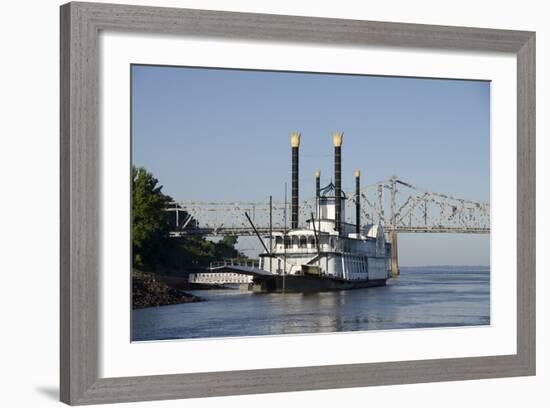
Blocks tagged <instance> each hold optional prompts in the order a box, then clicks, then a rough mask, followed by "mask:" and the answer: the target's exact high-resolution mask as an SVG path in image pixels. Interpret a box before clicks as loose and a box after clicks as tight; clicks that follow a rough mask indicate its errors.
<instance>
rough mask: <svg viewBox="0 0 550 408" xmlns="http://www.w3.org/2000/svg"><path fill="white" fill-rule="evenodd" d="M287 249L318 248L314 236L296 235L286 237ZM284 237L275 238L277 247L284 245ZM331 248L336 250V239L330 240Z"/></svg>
mask: <svg viewBox="0 0 550 408" xmlns="http://www.w3.org/2000/svg"><path fill="white" fill-rule="evenodd" d="M284 243H285V248H291V247H298V248H315V247H316V246H317V243H316V240H315V237H314V236H304V235H300V236H298V235H294V236H291V237H289V236H285V237H284ZM282 244H283V237H281V236H278V237H276V238H275V245H282ZM330 246H331V248H334V239H332V238H331V239H330Z"/></svg>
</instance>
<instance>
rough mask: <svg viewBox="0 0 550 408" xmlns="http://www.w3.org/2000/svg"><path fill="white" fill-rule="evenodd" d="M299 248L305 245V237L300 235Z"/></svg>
mask: <svg viewBox="0 0 550 408" xmlns="http://www.w3.org/2000/svg"><path fill="white" fill-rule="evenodd" d="M299 246H300V248H306V247H307V237H304V236H301V237H300V245H299Z"/></svg>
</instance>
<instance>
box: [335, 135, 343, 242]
mask: <svg viewBox="0 0 550 408" xmlns="http://www.w3.org/2000/svg"><path fill="white" fill-rule="evenodd" d="M343 141H344V133H342V132H335V133H334V134H333V135H332V142H333V143H334V196H335V205H334V229H335V230H336V231H337V232H338V233H340V232H341V230H342V142H343Z"/></svg>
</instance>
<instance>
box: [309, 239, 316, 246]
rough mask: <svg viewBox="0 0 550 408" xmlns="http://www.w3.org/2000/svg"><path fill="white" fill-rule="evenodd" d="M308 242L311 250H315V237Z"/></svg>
mask: <svg viewBox="0 0 550 408" xmlns="http://www.w3.org/2000/svg"><path fill="white" fill-rule="evenodd" d="M308 241H309V246H310V247H311V248H315V237H309V239H308Z"/></svg>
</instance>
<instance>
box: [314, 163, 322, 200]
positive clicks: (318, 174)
mask: <svg viewBox="0 0 550 408" xmlns="http://www.w3.org/2000/svg"><path fill="white" fill-rule="evenodd" d="M315 197H317V200H319V197H321V170H317V171H316V172H315Z"/></svg>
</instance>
